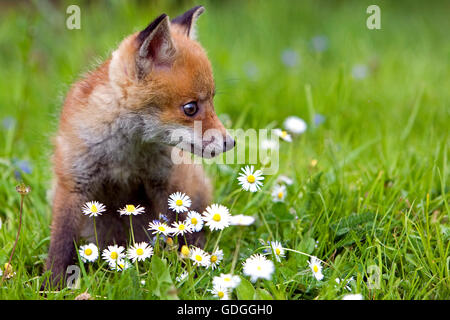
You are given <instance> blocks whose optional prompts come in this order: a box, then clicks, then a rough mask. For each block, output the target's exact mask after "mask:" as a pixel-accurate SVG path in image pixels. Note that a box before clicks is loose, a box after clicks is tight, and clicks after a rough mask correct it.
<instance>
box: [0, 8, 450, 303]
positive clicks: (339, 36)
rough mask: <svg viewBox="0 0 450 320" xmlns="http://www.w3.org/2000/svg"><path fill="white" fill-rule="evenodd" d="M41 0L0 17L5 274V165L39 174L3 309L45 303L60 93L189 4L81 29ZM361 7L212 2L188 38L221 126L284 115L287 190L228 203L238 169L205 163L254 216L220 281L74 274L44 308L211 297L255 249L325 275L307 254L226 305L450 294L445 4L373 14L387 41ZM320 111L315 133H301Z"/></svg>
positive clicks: (94, 270)
mask: <svg viewBox="0 0 450 320" xmlns="http://www.w3.org/2000/svg"><path fill="white" fill-rule="evenodd" d="M33 3H34V4H32V5H26V4H21V5H16V4H14V3H13V2H6V3H2V4H1V5H0V6H3V8H2V9H0V12H1V13H0V43H2V49H1V51H0V70H1V74H2V76H1V77H0V88H1V90H0V110H1V114H0V116H1V118H4V117H12V118H14V119H15V125H14V126H12V127H11V128H9V129H6V128H3V127H2V128H0V218H1V220H2V222H3V225H2V228H1V229H0V264H1V266H2V267H3V265H4V263H6V262H7V260H8V257H9V255H10V253H11V250H12V246H13V243H14V239H15V236H16V232H17V227H18V208H19V203H20V196H19V195H18V194H17V193H16V191H15V186H16V185H17V184H18V180H17V179H16V175H15V173H14V172H15V170H16V169H17V168H16V166H15V163H17V159H21V160H27V161H29V163H30V164H31V165H32V168H33V170H32V173H31V174H27V173H22V178H23V180H24V182H25V183H26V184H27V185H29V186H31V188H32V191H31V193H30V194H29V195H28V196H27V197H26V199H25V206H24V220H23V226H22V233H21V235H20V240H19V243H18V246H17V249H16V253H15V255H14V258H13V261H12V265H13V267H14V271H15V272H16V275H15V277H14V278H12V279H9V280H7V281H5V282H4V283H3V284H2V285H1V288H0V298H1V299H43V298H44V297H43V296H41V295H39V294H38V292H37V290H38V288H39V286H40V283H41V281H42V277H41V275H42V270H43V265H44V261H45V257H46V254H47V250H48V246H49V233H50V230H49V224H50V221H51V208H50V204H49V201H48V199H47V190H48V189H49V188H50V182H51V170H50V163H49V156H50V155H51V137H52V135H53V134H54V132H55V130H56V127H57V120H58V112H59V110H60V106H61V103H62V99H63V97H64V95H65V93H66V92H67V90H68V86H69V85H70V84H71V83H72V82H74V81H75V80H76V79H77V78H79V75H80V74H81V73H82V72H86V71H87V70H90V69H91V68H92V67H93V66H94V65H95V61H97V60H98V59H100V60H102V59H104V58H106V57H107V56H108V54H110V53H111V51H112V50H113V49H114V48H115V46H116V45H117V44H118V43H119V42H120V40H121V39H122V38H123V37H125V36H126V35H127V34H129V33H131V32H133V31H136V30H138V29H139V28H143V27H145V26H146V24H147V23H148V22H149V21H150V20H151V19H153V18H154V17H156V16H157V15H158V14H160V13H161V12H166V13H168V14H169V15H170V16H172V17H173V16H175V15H177V14H179V13H181V12H183V11H184V10H186V9H188V8H190V7H192V6H193V5H194V4H195V3H193V2H175V1H168V2H163V1H159V2H157V4H156V5H150V4H149V3H147V1H141V2H137V1H126V2H125V1H111V2H108V3H106V2H105V3H103V2H101V3H100V2H98V3H97V4H88V3H87V2H86V3H84V2H83V3H81V4H80V7H81V13H82V29H81V30H73V31H70V30H67V29H66V28H65V20H64V19H65V8H66V7H67V5H68V4H69V2H67V3H66V2H62V3H59V4H58V5H57V6H55V7H53V6H51V5H50V4H47V2H45V1H35V2H33ZM370 4H372V2H370V1H346V2H336V3H335V2H333V3H329V2H328V1H301V2H300V1H248V2H240V1H239V2H238V1H231V2H228V1H227V2H225V1H224V2H213V1H206V2H205V3H204V5H205V7H206V9H207V11H206V12H205V14H204V15H203V16H202V17H201V18H200V20H199V25H198V34H199V39H200V41H201V43H202V44H203V46H204V47H205V48H206V49H207V51H208V55H209V57H210V59H211V62H212V64H213V68H214V73H215V78H216V84H217V91H218V94H217V96H216V100H215V104H216V110H217V113H218V114H224V113H226V114H228V115H229V117H230V119H231V126H230V127H231V128H241V127H242V128H244V129H247V128H256V129H258V128H265V127H280V126H281V125H282V122H283V120H284V119H285V117H287V116H289V115H294V114H295V115H298V116H300V117H302V118H304V119H305V120H307V121H308V122H309V128H308V130H307V131H306V132H305V133H304V134H303V135H301V136H300V137H297V138H295V139H294V142H293V143H291V144H289V143H282V144H281V149H280V170H279V174H284V175H288V176H290V177H291V178H293V179H294V184H293V185H292V186H289V187H288V197H287V199H286V201H285V203H284V204H277V205H275V204H274V203H273V202H272V200H271V196H270V189H271V188H272V186H273V185H274V181H275V179H276V176H268V177H266V179H265V181H264V182H265V183H264V188H263V189H262V190H261V191H259V192H258V193H256V194H249V193H246V192H244V191H242V192H234V191H235V190H237V189H239V186H238V184H237V180H236V176H237V173H238V171H239V169H240V167H241V166H240V165H230V166H229V167H228V169H231V170H226V169H227V168H225V170H223V168H218V167H217V166H216V165H210V166H207V170H208V171H209V173H210V175H211V177H212V178H213V180H214V186H215V194H214V201H215V202H220V203H222V204H224V205H226V206H228V207H229V208H231V212H232V214H237V213H244V214H248V215H253V216H255V217H256V218H257V220H256V223H255V224H254V225H253V226H251V227H248V228H245V229H242V230H241V231H238V232H236V230H237V229H236V228H233V227H230V228H228V229H225V230H224V232H223V233H222V235H221V239H220V243H219V244H220V247H221V248H222V249H223V250H224V253H225V259H224V261H223V263H222V265H221V269H220V270H219V271H214V272H212V273H210V272H209V271H208V272H206V273H205V272H204V271H203V270H200V271H199V277H198V278H196V279H193V281H192V282H191V281H187V282H186V283H184V284H182V285H180V284H178V283H176V282H175V277H176V276H178V275H179V274H180V272H181V267H182V264H181V262H180V261H178V260H177V259H176V253H175V252H174V251H173V250H172V251H171V250H163V251H160V252H159V253H158V255H157V257H154V258H153V259H152V261H151V262H146V263H141V264H140V265H139V271H140V275H138V273H137V271H136V270H135V269H134V268H131V269H129V270H126V271H125V272H123V273H114V272H109V271H104V270H102V269H101V268H99V267H96V266H91V265H88V264H85V265H84V267H83V264H80V265H81V266H82V272H83V273H82V275H83V276H82V278H81V287H80V289H78V290H70V289H64V290H63V291H61V292H59V293H51V294H49V295H48V296H47V297H46V298H47V299H73V298H74V297H75V296H76V295H78V294H79V293H81V292H84V291H86V290H87V291H88V292H89V293H90V294H91V295H92V296H94V297H96V298H97V299H155V298H163V299H166V298H174V297H178V298H180V299H209V298H212V296H211V295H210V294H209V293H208V292H207V291H206V290H207V289H211V276H212V275H217V274H218V273H220V272H228V271H230V269H231V267H232V264H233V263H232V262H233V257H236V265H235V270H234V271H235V273H237V274H240V273H241V269H242V267H241V266H242V264H241V262H243V261H244V260H245V259H246V258H247V257H249V256H250V255H251V254H253V253H255V252H261V244H260V242H259V239H263V240H265V241H273V240H279V241H281V242H282V243H283V245H284V246H285V247H287V248H291V249H294V250H299V251H302V252H305V253H307V254H311V255H314V256H317V257H319V258H320V259H322V260H324V261H325V262H326V263H327V265H325V266H324V275H325V277H324V279H323V280H322V281H320V282H319V281H317V280H315V278H314V277H313V276H312V275H311V272H310V271H309V269H308V266H307V257H305V256H302V255H299V254H296V253H293V252H289V253H288V254H287V257H286V258H285V259H283V260H282V261H281V263H276V272H275V274H274V277H273V279H272V281H259V282H257V283H256V284H253V285H250V284H249V283H248V282H246V281H243V282H242V284H241V286H240V287H239V288H238V290H237V291H235V292H234V293H233V297H234V298H236V297H237V298H269V297H270V298H275V299H340V298H342V296H343V295H344V294H345V293H347V291H346V289H344V288H343V286H342V285H340V286H336V283H335V278H337V277H339V278H346V279H348V278H350V277H353V278H354V279H355V281H354V282H352V292H354V293H356V292H357V293H361V294H362V295H363V296H364V297H365V299H448V298H450V274H449V268H450V266H449V264H450V259H449V249H450V244H449V240H450V225H449V205H448V196H449V185H448V181H449V180H448V178H449V171H448V170H449V168H448V147H449V134H448V124H449V123H450V122H449V120H450V119H449V115H450V112H449V111H450V107H449V105H450V91H449V90H448V88H449V87H450V77H449V76H448V71H449V70H450V66H449V59H448V57H449V54H450V42H449V41H448V30H449V29H450V21H449V20H448V17H447V14H446V12H448V10H449V5H448V4H438V3H426V4H425V3H423V4H422V3H420V2H408V4H406V3H398V2H393V1H392V2H387V1H379V2H378V4H379V5H380V7H381V18H382V30H373V31H372V30H368V29H367V28H366V26H365V19H366V18H367V14H366V13H365V11H366V8H367V6H368V5H370ZM317 35H324V36H326V37H327V39H328V48H327V49H326V50H325V51H323V52H316V51H315V50H313V49H312V48H311V38H312V37H314V36H317ZM287 49H289V50H293V51H295V52H297V54H298V58H299V59H298V60H299V61H298V64H297V65H296V66H294V67H287V66H285V65H284V64H283V62H282V60H281V55H282V53H283V52H284V51H285V50H287ZM356 64H364V65H366V66H367V67H368V75H367V77H366V78H364V79H361V80H357V79H354V78H353V77H352V68H353V66H354V65H356ZM315 113H319V114H321V115H323V116H324V117H325V121H324V123H323V124H321V125H319V126H314V125H313V124H312V123H311V119H312V118H313V116H314V114H315ZM312 160H317V165H316V166H312V165H311V161H312ZM257 167H260V165H257ZM221 169H222V170H221ZM219 170H220V171H219ZM219 173H220V174H219ZM233 192H234V193H233ZM217 235H218V233H214V234H211V241H210V242H209V243H210V244H209V247H208V248H207V249H208V250H211V249H212V245H213V244H214V242H215V241H214V240H216V238H217ZM316 241H318V242H317V243H316ZM316 245H317V247H316ZM236 248H239V250H236ZM167 265H168V268H167V267H166V266H167ZM373 266H376V268H378V269H379V270H380V272H381V276H380V283H379V284H380V286H379V288H376V289H370V288H369V287H368V285H367V281H368V278H370V277H371V274H372V273H371V270H372V268H374V267H373ZM372 275H373V274H372ZM140 280H146V284H145V285H141V284H140ZM174 286H175V287H177V290H169V291H168V289H169V288H173V287H174ZM254 288H256V289H257V290H256V291H255V289H254Z"/></svg>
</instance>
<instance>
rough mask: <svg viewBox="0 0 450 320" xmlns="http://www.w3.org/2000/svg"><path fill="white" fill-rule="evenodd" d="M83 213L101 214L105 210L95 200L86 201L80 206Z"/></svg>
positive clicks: (90, 214) (92, 215)
mask: <svg viewBox="0 0 450 320" xmlns="http://www.w3.org/2000/svg"><path fill="white" fill-rule="evenodd" d="M82 210H83V213H84V214H85V215H86V216H89V217H97V216H101V215H102V212H105V211H106V207H105V206H104V205H103V204H101V203H100V202H97V201H90V202H86V203H85V204H84V206H83V208H82Z"/></svg>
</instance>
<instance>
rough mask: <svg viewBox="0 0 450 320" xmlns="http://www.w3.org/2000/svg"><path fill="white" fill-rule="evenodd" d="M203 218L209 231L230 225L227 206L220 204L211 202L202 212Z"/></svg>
mask: <svg viewBox="0 0 450 320" xmlns="http://www.w3.org/2000/svg"><path fill="white" fill-rule="evenodd" d="M203 220H204V221H205V224H206V226H208V227H209V228H210V229H211V231H214V230H223V229H224V228H226V227H228V226H229V225H230V220H231V215H230V213H229V211H228V208H227V207H225V206H223V205H221V204H212V205H210V206H209V207H207V208H206V211H205V212H203Z"/></svg>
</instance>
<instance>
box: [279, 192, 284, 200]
mask: <svg viewBox="0 0 450 320" xmlns="http://www.w3.org/2000/svg"><path fill="white" fill-rule="evenodd" d="M282 198H283V192H281V191H280V192H278V199H282Z"/></svg>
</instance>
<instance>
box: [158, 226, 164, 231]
mask: <svg viewBox="0 0 450 320" xmlns="http://www.w3.org/2000/svg"><path fill="white" fill-rule="evenodd" d="M158 230H159V231H162V232H164V231H166V228H164V227H163V226H159V227H158Z"/></svg>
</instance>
